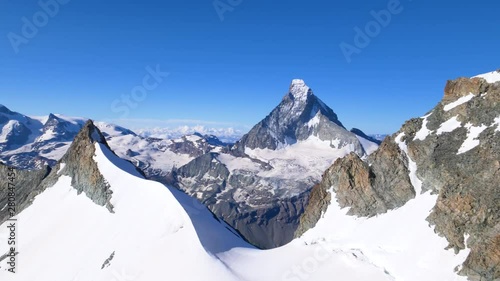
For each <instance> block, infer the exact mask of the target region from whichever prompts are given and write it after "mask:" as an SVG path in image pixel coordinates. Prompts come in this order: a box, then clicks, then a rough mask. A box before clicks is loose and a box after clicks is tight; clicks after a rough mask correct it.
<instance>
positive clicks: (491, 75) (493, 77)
mask: <svg viewBox="0 0 500 281" xmlns="http://www.w3.org/2000/svg"><path fill="white" fill-rule="evenodd" d="M473 78H483V79H485V80H486V82H488V83H496V82H499V81H500V72H499V71H492V72H488V73H485V74H481V75H478V76H474V77H473Z"/></svg>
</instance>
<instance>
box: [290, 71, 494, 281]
mask: <svg viewBox="0 0 500 281" xmlns="http://www.w3.org/2000/svg"><path fill="white" fill-rule="evenodd" d="M470 93H472V94H474V96H475V97H474V98H473V99H472V100H470V101H468V102H466V103H464V104H461V105H459V106H457V107H455V108H453V109H451V110H449V111H444V109H443V108H444V106H445V105H446V104H449V103H451V102H454V101H456V100H457V99H459V98H460V97H463V96H466V95H469V94H470ZM427 115H428V117H427V122H426V127H427V129H428V130H430V131H431V133H430V134H429V135H428V136H427V137H426V138H425V140H419V139H415V135H416V133H417V132H418V131H419V130H420V129H421V128H422V126H423V124H424V122H423V119H422V118H415V119H411V120H409V121H407V122H406V123H405V124H404V125H403V127H402V128H401V130H400V131H399V132H397V133H396V134H394V135H393V136H392V137H390V138H387V139H386V140H385V141H384V142H383V143H382V145H381V146H380V148H379V149H378V150H377V151H376V152H375V153H374V154H372V155H371V156H370V157H369V158H368V159H367V160H366V161H364V162H363V161H361V159H359V158H357V157H354V156H353V155H349V156H347V157H345V158H343V159H339V160H337V161H336V162H335V164H334V165H333V166H332V167H331V168H330V169H329V170H328V171H327V173H325V176H324V177H323V182H322V183H321V184H319V185H317V186H316V187H314V189H313V193H314V194H317V196H316V197H314V198H315V199H313V197H311V200H310V203H309V204H310V205H309V206H307V208H306V213H305V214H304V215H303V217H302V219H301V228H299V229H300V230H301V232H297V234H298V235H301V234H302V233H304V232H305V231H307V229H309V228H310V227H312V226H314V225H315V223H316V222H317V220H319V218H320V216H321V214H322V213H324V212H325V211H326V209H327V206H328V203H325V202H328V200H330V199H329V197H328V196H327V194H328V195H329V193H328V192H327V190H328V189H329V188H330V187H333V188H334V190H336V194H335V196H336V197H337V200H338V202H339V204H340V205H341V206H342V207H350V208H351V209H350V211H349V214H353V215H358V216H364V215H365V216H366V215H368V216H369V215H373V214H376V213H380V212H384V211H385V210H387V209H391V208H397V207H398V206H401V205H402V204H405V203H406V201H407V200H409V199H411V198H413V196H414V194H411V191H413V188H411V189H410V188H409V186H408V183H409V179H408V168H407V166H408V161H407V159H406V156H405V155H404V153H402V152H401V151H400V150H399V148H398V145H397V144H396V143H395V141H394V138H395V137H396V136H397V135H399V134H400V133H404V137H403V138H402V141H404V142H405V144H406V145H407V147H408V156H409V157H410V158H411V159H412V160H413V161H415V162H416V164H417V167H418V170H417V176H418V177H419V178H420V179H421V180H422V189H423V191H424V192H425V191H429V190H430V191H431V192H433V193H436V194H438V199H437V203H436V205H435V207H434V208H433V210H432V212H431V214H430V215H429V217H428V218H427V220H428V221H429V222H430V223H431V224H432V225H434V226H435V231H436V232H437V233H438V234H439V235H442V236H444V237H445V238H446V239H447V240H448V242H449V246H448V248H450V249H454V250H455V251H456V252H458V251H461V250H463V249H465V247H467V248H469V249H470V251H471V252H470V254H469V256H468V257H467V260H466V261H465V262H464V264H463V266H462V268H461V270H460V274H463V275H466V276H467V277H468V278H469V280H473V281H476V280H481V281H494V280H500V204H499V202H500V132H498V131H497V130H498V129H500V128H498V127H497V126H496V125H494V124H495V121H494V120H495V118H498V117H500V83H494V84H489V83H487V81H486V80H485V79H482V78H472V79H469V78H459V79H457V80H454V81H448V83H447V85H446V87H445V96H444V98H443V100H442V101H441V102H440V103H439V104H438V105H437V106H436V107H435V108H434V109H433V110H432V111H431V112H429V113H428V114H427ZM452 117H457V119H458V120H459V122H461V125H462V127H460V128H457V129H455V130H454V131H453V132H447V133H443V134H440V135H437V134H436V130H437V129H438V128H439V127H440V126H441V124H443V123H444V122H446V121H447V120H449V119H450V118H452ZM465 124H469V125H472V126H487V128H486V129H485V130H484V131H483V132H482V133H481V134H480V135H479V136H478V139H479V141H480V144H479V145H478V146H476V147H474V148H473V149H471V150H469V151H467V152H465V153H462V154H457V152H458V150H459V148H460V147H461V146H462V144H463V143H464V141H465V139H466V138H467V134H468V130H467V128H465ZM412 195H413V196H412ZM313 204H315V205H317V206H311V205H313ZM325 205H326V206H325ZM467 235H468V237H469V238H468V239H467V241H465V239H464V237H467Z"/></svg>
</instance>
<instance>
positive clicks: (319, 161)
mask: <svg viewBox="0 0 500 281" xmlns="http://www.w3.org/2000/svg"><path fill="white" fill-rule="evenodd" d="M338 145H339V141H338V140H331V141H323V140H320V139H319V138H318V137H316V136H310V137H309V138H308V139H307V140H303V141H299V142H297V143H295V144H293V145H289V146H285V147H283V148H282V149H278V150H271V149H260V148H257V149H250V148H248V147H247V148H245V153H246V154H247V155H248V156H250V157H252V158H256V159H259V160H262V161H264V162H267V163H269V164H271V166H273V167H274V169H272V170H271V171H263V172H260V173H259V175H260V176H263V177H273V178H287V179H297V180H300V179H305V178H307V177H314V178H316V179H320V178H321V175H322V174H323V172H324V171H325V170H326V169H327V168H328V167H330V166H331V165H332V164H333V162H335V160H337V159H338V158H340V157H344V156H346V155H347V154H349V153H350V152H351V151H354V147H353V145H346V146H344V147H338ZM332 146H333V147H332Z"/></svg>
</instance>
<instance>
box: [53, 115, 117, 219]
mask: <svg viewBox="0 0 500 281" xmlns="http://www.w3.org/2000/svg"><path fill="white" fill-rule="evenodd" d="M96 142H98V143H101V144H104V145H106V146H107V147H108V148H109V146H108V145H107V143H106V139H105V138H104V136H103V135H102V134H101V132H100V131H99V129H97V128H96V127H95V126H94V124H93V122H92V121H90V120H89V121H87V123H86V124H85V125H84V126H83V128H82V130H81V131H80V132H79V133H78V135H77V136H76V138H75V140H74V141H73V143H72V144H71V147H70V148H69V150H68V152H67V153H66V154H65V155H64V157H63V158H62V159H61V161H60V163H59V164H58V165H57V166H56V169H58V170H59V169H61V165H62V164H64V166H63V167H62V169H61V171H60V172H59V173H58V175H65V176H69V177H71V179H72V180H71V186H73V187H74V188H75V189H76V190H77V191H78V193H82V192H84V193H85V195H87V197H89V198H90V199H92V201H94V203H96V204H97V205H101V206H106V207H107V208H108V210H109V211H110V212H112V211H113V206H112V205H111V203H110V202H109V201H110V199H111V194H112V191H111V190H110V189H109V184H108V183H107V182H106V180H105V179H104V177H103V176H102V174H101V173H100V172H99V168H98V167H97V163H96V162H95V161H94V159H93V157H94V155H95V146H94V144H95V143H96ZM110 150H111V149H110Z"/></svg>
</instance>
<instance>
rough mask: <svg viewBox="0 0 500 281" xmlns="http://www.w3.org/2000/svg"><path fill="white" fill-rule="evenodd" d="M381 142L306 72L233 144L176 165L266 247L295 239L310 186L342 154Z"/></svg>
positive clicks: (178, 176) (178, 178)
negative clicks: (360, 129)
mask: <svg viewBox="0 0 500 281" xmlns="http://www.w3.org/2000/svg"><path fill="white" fill-rule="evenodd" d="M377 147H378V145H377V144H376V143H373V142H371V141H370V140H368V139H365V138H363V137H362V136H361V135H356V134H354V133H352V132H350V131H348V130H346V129H345V128H344V126H343V125H342V123H341V122H340V121H339V120H338V118H337V115H336V114H335V113H334V112H333V110H332V109H331V108H329V107H328V106H327V105H325V104H324V103H323V102H322V101H321V100H320V99H319V98H318V97H316V96H315V95H314V94H313V92H312V90H311V89H310V88H309V87H308V86H307V85H306V84H305V83H304V81H302V80H300V79H296V80H293V81H292V84H291V86H290V89H289V91H288V92H287V94H286V95H285V96H284V97H283V100H282V101H281V103H280V104H279V105H278V106H277V107H276V108H275V109H274V110H273V111H272V112H271V113H270V114H269V115H268V116H267V117H266V118H264V119H263V120H262V121H261V122H259V123H258V124H257V125H255V126H254V127H253V128H252V129H251V130H250V132H249V133H248V134H246V135H244V136H243V137H242V139H241V140H240V141H238V142H237V143H236V144H235V145H234V146H232V147H231V148H230V149H224V150H221V151H220V152H213V151H212V152H210V153H207V154H205V155H202V156H200V157H197V158H196V159H194V160H193V161H191V162H190V163H188V164H187V165H185V166H182V167H180V168H179V169H177V171H176V172H175V176H174V179H173V180H174V182H173V184H175V185H176V186H177V187H178V188H180V189H181V190H184V191H185V192H186V193H188V194H190V195H192V196H193V197H196V198H198V199H199V200H201V201H202V202H203V203H204V204H206V205H207V206H208V207H209V208H210V209H211V210H212V211H213V212H214V213H215V214H216V215H217V216H219V217H221V218H223V219H224V220H225V221H226V222H228V223H229V224H230V225H231V226H233V227H234V228H236V229H237V230H238V231H240V232H241V233H242V235H243V236H244V237H245V238H247V239H248V240H249V241H250V242H252V243H253V244H255V245H258V246H259V247H262V248H273V247H277V246H280V245H283V244H286V243H288V242H289V241H291V240H292V238H293V233H294V231H295V229H296V228H297V226H298V218H299V217H300V215H301V214H302V212H303V209H304V206H305V205H306V203H307V200H308V195H309V191H310V190H311V188H312V187H313V186H314V185H315V184H316V183H318V182H319V181H320V179H321V175H322V173H323V172H324V171H325V170H326V168H328V167H329V166H330V165H331V164H332V163H333V162H334V161H335V160H336V159H337V158H339V157H343V156H345V155H347V154H349V153H350V152H355V153H357V154H358V155H360V156H361V157H364V156H366V155H367V154H368V153H371V152H372V151H374V150H375V149H376V148H377Z"/></svg>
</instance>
